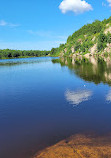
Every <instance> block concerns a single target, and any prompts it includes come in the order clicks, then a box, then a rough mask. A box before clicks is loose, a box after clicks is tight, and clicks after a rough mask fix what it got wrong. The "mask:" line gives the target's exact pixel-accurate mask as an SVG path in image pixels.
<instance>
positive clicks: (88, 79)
mask: <svg viewBox="0 0 111 158" xmlns="http://www.w3.org/2000/svg"><path fill="white" fill-rule="evenodd" d="M53 59H54V58H50V57H41V58H28V59H11V60H0V158H30V157H31V156H33V155H34V154H35V153H36V152H37V151H39V150H41V149H43V148H44V147H46V146H49V145H51V144H54V143H56V142H58V141H59V140H62V139H64V138H66V137H68V136H70V135H72V134H76V133H83V132H90V131H91V132H96V133H98V134H107V133H110V132H111V123H110V122H111V88H110V82H111V78H110V74H111V66H110V62H109V64H108V62H107V61H104V62H101V61H99V63H98V62H97V63H95V62H94V61H93V62H92V61H90V62H84V61H82V62H81V63H75V62H74V61H72V59H71V60H68V59H61V60H59V61H56V60H53ZM52 60H53V62H52Z"/></svg>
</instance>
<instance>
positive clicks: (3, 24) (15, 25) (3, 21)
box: [0, 20, 19, 27]
mask: <svg viewBox="0 0 111 158" xmlns="http://www.w3.org/2000/svg"><path fill="white" fill-rule="evenodd" d="M0 26H9V27H17V26H19V24H13V23H8V22H6V21H5V20H0Z"/></svg>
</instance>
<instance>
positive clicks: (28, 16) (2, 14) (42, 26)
mask: <svg viewBox="0 0 111 158" xmlns="http://www.w3.org/2000/svg"><path fill="white" fill-rule="evenodd" d="M110 15H111V0H87V1H86V0H84V1H83V0H27V1H26V0H19V1H15V0H10V1H9V0H4V1H1V7H0V49H4V48H9V49H40V50H44V49H46V50H49V49H51V48H52V47H57V46H59V44H60V43H65V42H66V39H67V37H68V36H69V35H70V34H72V33H73V32H74V31H75V30H77V29H79V28H80V27H81V26H83V25H84V24H87V23H91V22H93V21H94V20H96V19H99V20H103V19H104V18H109V16H110Z"/></svg>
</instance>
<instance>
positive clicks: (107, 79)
mask: <svg viewBox="0 0 111 158" xmlns="http://www.w3.org/2000/svg"><path fill="white" fill-rule="evenodd" d="M58 60H59V63H60V64H61V66H65V65H67V66H68V67H69V69H70V70H71V72H74V73H75V74H76V75H78V76H79V77H81V78H83V79H84V80H86V81H92V82H94V83H96V84H98V83H100V82H103V83H107V84H109V85H111V58H110V57H107V58H105V57H101V58H97V57H94V56H88V57H87V58H85V57H82V56H78V57H73V58H61V59H58Z"/></svg>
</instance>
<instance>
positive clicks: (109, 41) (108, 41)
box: [107, 33, 111, 43]
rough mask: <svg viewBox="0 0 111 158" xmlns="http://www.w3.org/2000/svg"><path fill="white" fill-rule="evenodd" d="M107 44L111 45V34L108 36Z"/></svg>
mask: <svg viewBox="0 0 111 158" xmlns="http://www.w3.org/2000/svg"><path fill="white" fill-rule="evenodd" d="M107 43H111V33H108V34H107Z"/></svg>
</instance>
